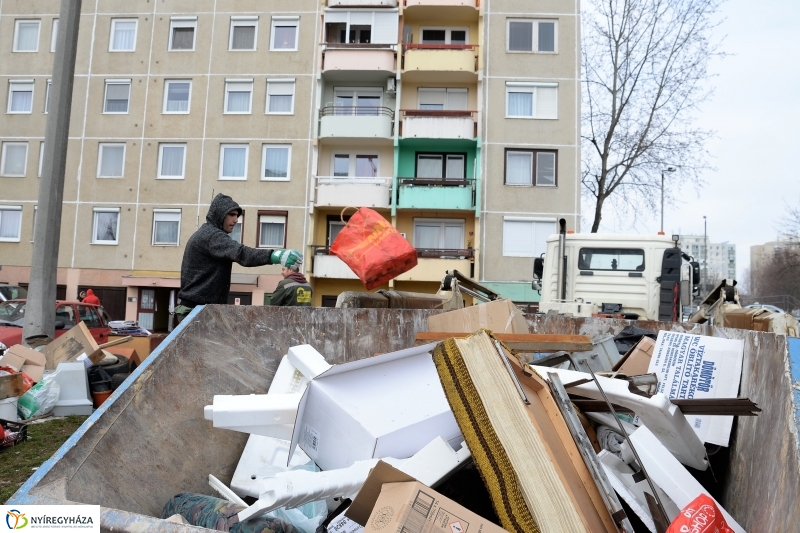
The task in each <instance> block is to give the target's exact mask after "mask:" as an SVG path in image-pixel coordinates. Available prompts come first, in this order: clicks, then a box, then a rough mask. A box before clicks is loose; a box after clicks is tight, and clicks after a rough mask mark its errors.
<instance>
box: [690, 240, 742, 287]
mask: <svg viewBox="0 0 800 533" xmlns="http://www.w3.org/2000/svg"><path fill="white" fill-rule="evenodd" d="M680 244H681V250H682V251H683V252H685V253H686V254H689V255H691V256H692V257H694V260H695V261H698V262H699V263H700V275H701V277H702V279H703V280H704V282H705V283H707V284H708V285H713V284H716V283H717V282H719V281H720V280H723V279H736V245H735V244H731V243H729V242H727V241H726V242H718V243H717V242H711V240H710V239H708V238H707V237H704V236H703V235H681V240H680Z"/></svg>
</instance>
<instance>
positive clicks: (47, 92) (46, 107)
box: [44, 80, 53, 113]
mask: <svg viewBox="0 0 800 533" xmlns="http://www.w3.org/2000/svg"><path fill="white" fill-rule="evenodd" d="M52 86H53V80H47V89H45V93H44V112H45V113H47V112H48V111H49V109H50V88H51V87H52Z"/></svg>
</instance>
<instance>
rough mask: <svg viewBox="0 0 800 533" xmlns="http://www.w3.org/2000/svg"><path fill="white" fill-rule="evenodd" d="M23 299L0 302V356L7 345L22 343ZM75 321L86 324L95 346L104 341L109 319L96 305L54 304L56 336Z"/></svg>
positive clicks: (75, 322) (105, 340) (106, 339)
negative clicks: (95, 343)
mask: <svg viewBox="0 0 800 533" xmlns="http://www.w3.org/2000/svg"><path fill="white" fill-rule="evenodd" d="M25 302H26V301H25V300H8V301H7V302H0V355H3V353H4V352H5V351H6V349H7V348H8V347H9V346H14V345H15V344H20V343H21V342H22V326H23V325H24V324H25ZM78 321H81V322H83V323H85V324H86V327H87V328H89V331H90V332H91V333H92V337H94V340H95V341H96V342H97V344H103V343H106V342H108V334H109V332H110V331H111V330H110V329H109V327H108V322H109V318H108V315H107V314H106V312H105V310H104V309H103V307H102V306H100V305H93V304H85V303H81V302H65V301H61V300H59V301H57V302H56V337H60V336H61V335H63V334H64V333H66V331H67V330H68V329H70V328H72V327H73V326H75V325H76V324H77V323H78Z"/></svg>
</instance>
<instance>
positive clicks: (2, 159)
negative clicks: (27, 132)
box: [0, 141, 29, 178]
mask: <svg viewBox="0 0 800 533" xmlns="http://www.w3.org/2000/svg"><path fill="white" fill-rule="evenodd" d="M23 145H24V146H25V160H24V162H23V166H22V174H7V173H6V172H5V170H6V158H7V157H8V154H7V151H8V147H9V146H23ZM0 152H1V153H0V176H3V177H5V178H24V177H25V176H27V175H28V155H29V154H28V142H27V141H3V144H2V148H0Z"/></svg>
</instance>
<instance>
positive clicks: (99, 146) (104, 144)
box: [95, 142, 128, 179]
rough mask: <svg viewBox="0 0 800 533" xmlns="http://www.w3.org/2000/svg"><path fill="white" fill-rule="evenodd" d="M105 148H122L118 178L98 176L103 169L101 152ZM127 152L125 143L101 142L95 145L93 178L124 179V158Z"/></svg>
mask: <svg viewBox="0 0 800 533" xmlns="http://www.w3.org/2000/svg"><path fill="white" fill-rule="evenodd" d="M107 146H115V147H118V146H122V168H120V175H119V176H103V175H102V174H100V171H101V169H102V168H103V152H104V151H105V147H107ZM127 152H128V143H125V142H121V143H120V142H101V143H98V144H97V175H96V176H95V177H96V178H98V179H122V178H124V177H125V156H126V155H127Z"/></svg>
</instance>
